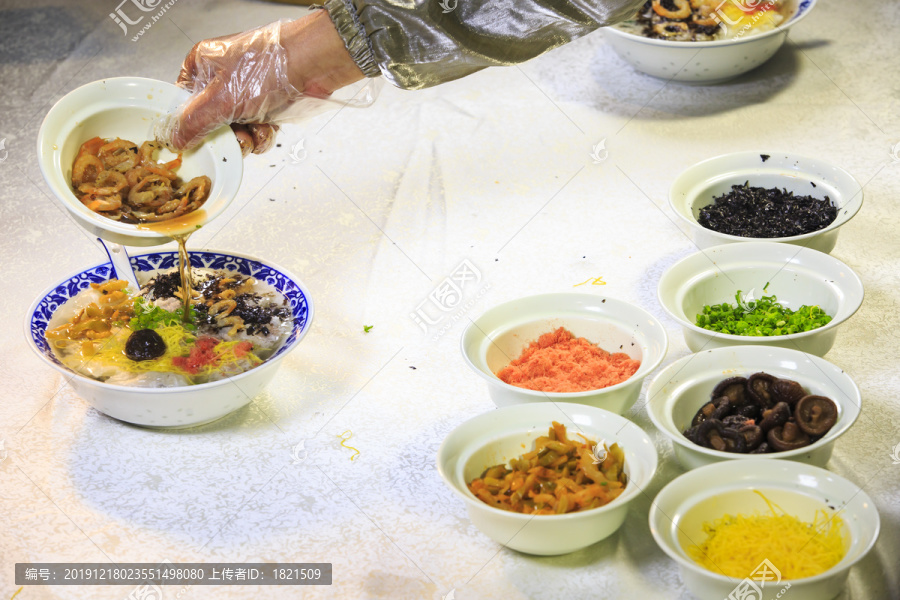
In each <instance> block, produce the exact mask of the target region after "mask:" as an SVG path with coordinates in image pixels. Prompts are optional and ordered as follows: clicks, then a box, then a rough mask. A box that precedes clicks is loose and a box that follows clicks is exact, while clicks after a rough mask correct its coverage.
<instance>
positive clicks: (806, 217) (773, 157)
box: [669, 152, 863, 252]
mask: <svg viewBox="0 0 900 600" xmlns="http://www.w3.org/2000/svg"><path fill="white" fill-rule="evenodd" d="M862 202H863V189H862V186H861V185H860V184H859V182H858V181H857V180H856V179H855V178H854V177H853V176H852V175H850V174H849V173H848V172H847V171H845V170H844V169H841V168H840V167H838V166H836V165H833V164H831V163H829V162H827V161H824V160H821V159H818V158H810V157H806V156H797V155H795V154H791V153H784V152H770V153H761V152H737V153H733V154H725V155H722V156H717V157H714V158H710V159H708V160H704V161H702V162H700V163H697V164H695V165H693V166H692V167H690V168H688V169H687V170H685V171H684V172H682V173H681V174H680V175H679V176H678V177H677V178H676V179H675V181H674V182H673V183H672V187H671V188H670V190H669V206H670V207H671V208H672V210H673V211H674V212H675V214H676V215H678V216H679V217H680V218H681V220H682V221H684V222H685V223H686V224H687V226H688V230H689V233H690V236H691V239H692V240H693V241H694V243H695V244H697V246H698V247H700V248H708V247H710V246H717V245H719V244H728V243H734V242H746V241H773V242H784V243H788V244H796V245H799V246H804V247H806V248H812V249H813V250H820V251H822V252H831V250H832V249H833V248H834V246H835V244H836V243H837V237H838V232H839V230H840V228H841V227H843V226H844V225H846V224H847V223H848V222H849V221H850V219H852V218H853V217H854V216H856V213H858V212H859V209H860V208H861V207H862Z"/></svg>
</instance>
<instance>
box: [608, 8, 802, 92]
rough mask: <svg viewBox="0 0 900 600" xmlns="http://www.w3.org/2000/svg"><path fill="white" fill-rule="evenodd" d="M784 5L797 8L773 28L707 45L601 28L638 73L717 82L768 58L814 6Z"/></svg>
mask: <svg viewBox="0 0 900 600" xmlns="http://www.w3.org/2000/svg"><path fill="white" fill-rule="evenodd" d="M725 1H726V2H729V1H735V0H725ZM786 2H787V4H789V5H791V6H796V7H797V8H796V10H795V11H794V13H793V16H792V17H791V18H790V19H788V20H787V21H786V22H784V23H782V24H781V25H780V26H778V27H777V28H775V29H773V30H771V31H767V32H764V33H759V34H755V35H743V36H737V37H735V36H732V37H730V38H728V39H723V40H716V41H711V42H672V41H668V40H656V39H651V38H647V37H644V36H642V35H639V34H635V33H629V32H627V31H623V30H621V29H619V28H617V27H616V26H612V27H605V28H604V29H603V31H604V32H605V36H606V40H607V41H608V42H609V43H610V45H611V46H612V47H613V49H614V50H615V51H616V52H617V53H618V54H619V56H621V57H622V58H623V59H624V60H625V62H627V63H628V64H630V65H631V66H632V67H634V68H635V69H637V70H638V71H641V72H643V73H646V74H648V75H652V76H654V77H659V78H660V79H665V80H667V81H678V82H681V83H688V84H712V83H720V82H723V81H728V80H729V79H733V78H735V77H737V76H738V75H742V74H743V73H746V72H747V71H750V70H752V69H755V68H756V67H758V66H760V65H761V64H763V63H764V62H766V61H767V60H769V59H770V58H772V56H773V55H774V54H775V53H776V52H777V51H778V49H779V48H781V45H782V44H783V43H784V41H785V40H786V39H787V35H788V30H789V29H790V28H791V27H793V26H794V25H796V24H797V23H799V22H800V20H802V19H803V18H805V17H806V15H808V14H809V13H810V11H811V10H812V8H813V7H814V6H815V4H816V3H815V0H786ZM757 4H758V3H757Z"/></svg>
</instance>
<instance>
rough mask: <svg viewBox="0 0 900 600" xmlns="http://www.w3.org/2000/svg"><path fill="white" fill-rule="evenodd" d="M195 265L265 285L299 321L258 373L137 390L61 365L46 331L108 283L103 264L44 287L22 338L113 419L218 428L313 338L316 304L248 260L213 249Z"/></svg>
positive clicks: (167, 257)
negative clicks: (84, 293)
mask: <svg viewBox="0 0 900 600" xmlns="http://www.w3.org/2000/svg"><path fill="white" fill-rule="evenodd" d="M190 256H191V264H192V265H193V266H194V267H195V268H196V267H209V268H215V269H227V270H229V271H237V272H239V273H242V274H244V275H248V276H252V277H255V278H256V279H258V280H260V281H265V282H266V283H268V284H269V285H271V286H273V287H274V288H275V289H277V290H278V291H279V292H281V293H282V294H283V295H284V296H285V297H286V298H287V299H288V303H289V305H290V308H291V312H292V313H293V315H294V328H293V330H292V331H291V333H290V335H289V336H288V338H287V340H286V341H285V343H284V345H283V346H282V347H281V348H279V350H278V351H277V352H276V353H275V354H274V355H272V356H271V357H270V358H269V359H267V360H266V361H265V362H264V363H262V364H261V365H259V366H258V367H256V368H254V369H250V370H249V371H245V372H244V373H241V374H239V375H236V376H234V377H230V378H226V379H222V380H220V381H214V382H211V383H204V384H199V385H192V386H181V387H172V388H137V387H127V386H121V385H111V384H108V383H103V382H100V381H97V380H95V379H91V378H89V377H85V376H83V375H78V374H76V373H74V372H73V371H71V370H70V369H68V368H67V367H65V366H63V365H62V364H61V363H60V362H59V361H58V360H57V359H56V357H55V356H54V355H53V352H52V351H51V349H50V347H49V345H48V344H47V342H46V339H45V338H44V332H45V331H46V329H47V324H48V322H49V320H50V318H51V316H52V315H53V313H54V312H55V311H56V309H57V308H58V307H60V306H62V305H63V304H64V303H65V302H66V300H68V299H69V298H71V297H72V296H74V295H76V294H77V293H78V292H80V291H81V290H83V289H85V288H87V287H88V286H89V285H90V284H91V283H101V282H103V281H107V280H108V279H109V278H110V274H111V272H112V266H111V264H110V263H108V262H107V263H101V264H99V265H96V266H94V267H91V268H90V269H86V270H84V271H82V272H80V273H76V274H75V275H72V276H71V277H67V278H66V279H64V280H62V281H61V282H60V283H59V284H57V285H54V286H51V287H49V288H47V289H46V290H45V291H44V292H42V293H41V294H40V295H39V296H38V297H37V299H36V300H35V301H34V303H33V304H32V305H31V308H29V310H28V313H27V318H26V320H25V337H26V338H27V339H28V342H29V345H30V346H31V348H32V350H34V351H35V352H36V353H37V355H38V356H40V357H41V358H42V359H43V360H44V362H46V363H47V364H48V365H50V366H51V367H53V368H54V369H56V370H57V371H59V372H60V373H61V374H62V375H63V377H65V379H66V383H68V384H69V385H70V386H72V388H73V389H74V390H75V392H76V393H77V394H78V395H79V396H81V397H82V398H83V399H84V400H86V401H87V402H88V404H90V405H91V406H93V407H94V408H95V409H97V410H99V411H100V412H102V413H105V414H107V415H109V416H110V417H113V418H116V419H119V420H121V421H126V422H128V423H134V424H135V425H143V426H146V427H172V428H178V427H189V426H194V425H201V424H203V423H208V422H210V421H214V420H216V419H218V418H220V417H223V416H225V415H227V414H228V413H230V412H233V411H235V410H237V409H239V408H241V407H242V406H244V405H246V404H248V403H249V402H250V401H251V400H252V399H253V398H254V397H255V396H256V395H257V394H259V393H260V392H261V391H262V390H263V388H264V387H265V386H266V385H267V384H268V383H269V381H270V380H271V379H272V377H274V376H275V373H276V371H277V370H278V367H279V366H280V365H281V360H282V359H283V358H284V357H285V356H286V355H287V353H288V352H290V351H291V350H293V349H294V348H295V347H296V346H297V344H299V343H300V340H302V339H303V337H304V336H305V335H306V333H307V332H308V331H309V327H310V324H311V323H312V318H313V305H312V300H311V299H310V296H309V291H308V290H307V288H306V286H305V285H303V283H302V282H301V281H300V280H299V279H297V278H296V277H295V276H293V275H292V274H290V273H289V272H288V271H285V270H284V269H282V268H281V267H279V266H278V265H275V264H273V263H271V262H268V261H265V262H264V261H262V260H260V259H257V258H253V257H251V256H248V255H245V254H237V253H234V252H227V253H226V252H219V251H215V250H207V251H191V252H190ZM177 261H178V253H177V252H173V251H169V252H153V253H147V254H140V255H136V256H132V257H131V263H132V265H133V266H134V269H135V271H138V272H140V271H153V270H155V269H164V268H171V267H173V266H177V264H178V262H177Z"/></svg>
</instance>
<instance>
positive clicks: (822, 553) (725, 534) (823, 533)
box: [685, 490, 846, 579]
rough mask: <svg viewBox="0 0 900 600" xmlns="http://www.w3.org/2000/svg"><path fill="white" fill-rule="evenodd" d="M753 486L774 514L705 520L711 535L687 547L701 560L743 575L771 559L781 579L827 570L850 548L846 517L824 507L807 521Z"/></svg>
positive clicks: (723, 571) (713, 567) (715, 568)
mask: <svg viewBox="0 0 900 600" xmlns="http://www.w3.org/2000/svg"><path fill="white" fill-rule="evenodd" d="M754 491H755V492H756V493H757V494H759V495H760V496H761V497H762V499H763V500H765V501H766V504H767V505H768V506H769V510H770V511H771V514H759V513H755V514H753V515H751V516H746V515H742V514H738V515H725V516H723V517H721V518H719V519H716V520H715V521H713V522H712V523H704V524H703V531H704V532H705V533H706V535H707V538H706V540H705V541H704V542H703V543H702V544H700V545H699V546H696V545H694V546H690V547H688V548H685V549H686V550H687V553H688V554H689V555H690V557H691V558H692V559H694V560H695V561H696V562H697V563H698V564H699V565H700V566H702V567H704V568H706V569H709V570H710V571H713V572H716V573H721V574H723V575H727V576H728V577H736V578H741V579H743V578H745V577H749V576H750V575H752V574H753V572H754V571H755V569H756V568H757V567H759V565H760V564H761V563H762V562H763V560H768V561H769V562H770V563H772V564H773V565H774V566H775V568H776V569H778V570H779V571H780V572H781V577H782V579H799V578H802V577H812V576H814V575H818V574H819V573H823V572H825V571H827V570H828V569H830V568H831V567H833V566H834V565H836V564H837V563H839V562H840V561H841V559H842V558H843V557H844V553H845V552H846V549H845V545H844V538H843V536H842V534H841V530H842V529H843V526H844V522H843V520H841V518H840V516H839V515H838V514H837V513H836V514H834V515H833V516H831V517H829V515H828V513H827V512H826V511H825V510H824V509H819V510H817V511H816V514H815V518H814V519H813V522H812V523H806V522H803V521H801V520H800V519H798V518H797V517H795V516H792V515H788V514H786V513H785V511H784V510H783V509H782V508H781V507H780V506H778V505H776V504H773V503H772V502H770V501H769V499H768V498H766V497H765V496H764V495H763V494H762V493H761V492H759V491H756V490H754ZM776 508H777V509H778V512H776ZM779 512H780V514H779Z"/></svg>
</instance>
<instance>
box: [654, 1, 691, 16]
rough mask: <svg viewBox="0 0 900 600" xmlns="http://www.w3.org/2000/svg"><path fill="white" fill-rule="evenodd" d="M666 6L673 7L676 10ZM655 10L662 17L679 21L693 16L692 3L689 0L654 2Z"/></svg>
mask: <svg viewBox="0 0 900 600" xmlns="http://www.w3.org/2000/svg"><path fill="white" fill-rule="evenodd" d="M664 4H665V5H664ZM666 6H672V7H673V8H674V10H672V9H670V8H666ZM653 10H654V11H655V12H656V14H658V15H659V16H661V17H665V18H667V19H674V20H676V21H677V20H681V19H687V18H688V17H690V16H691V3H690V2H689V1H688V0H653Z"/></svg>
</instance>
